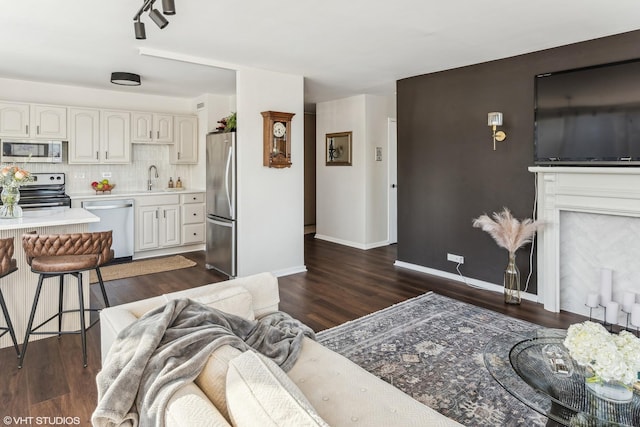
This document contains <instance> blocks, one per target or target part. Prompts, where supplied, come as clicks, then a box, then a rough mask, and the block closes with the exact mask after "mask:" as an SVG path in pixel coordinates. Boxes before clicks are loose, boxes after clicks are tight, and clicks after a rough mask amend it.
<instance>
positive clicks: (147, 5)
mask: <svg viewBox="0 0 640 427" xmlns="http://www.w3.org/2000/svg"><path fill="white" fill-rule="evenodd" d="M155 2H156V0H144V2H143V3H142V7H141V8H140V9H139V10H138V12H137V13H136V14H135V15H134V16H133V20H134V21H135V22H134V23H133V29H134V31H135V35H136V39H138V40H145V39H146V38H147V34H146V31H145V28H144V23H143V22H141V21H140V18H141V16H142V13H143V12H147V11H148V12H149V18H151V20H152V21H153V22H154V23H155V24H156V25H157V26H158V28H160V29H163V28H164V27H166V26H167V25H169V21H167V19H166V18H165V17H164V16H163V14H164V15H175V14H176V6H175V3H174V0H162V13H160V11H158V9H154V8H153V4H154V3H155Z"/></svg>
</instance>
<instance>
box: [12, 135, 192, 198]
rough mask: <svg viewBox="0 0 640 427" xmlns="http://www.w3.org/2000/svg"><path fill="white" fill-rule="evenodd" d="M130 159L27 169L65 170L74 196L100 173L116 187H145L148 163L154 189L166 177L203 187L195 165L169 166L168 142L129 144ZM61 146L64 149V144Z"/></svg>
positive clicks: (28, 166) (29, 165)
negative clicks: (154, 169)
mask: <svg viewBox="0 0 640 427" xmlns="http://www.w3.org/2000/svg"><path fill="white" fill-rule="evenodd" d="M132 146H133V148H132V153H131V157H132V162H131V164H126V165H112V164H102V165H76V164H71V165H70V164H68V163H63V164H47V163H27V164H26V165H25V167H26V169H27V170H28V171H30V172H64V173H65V175H66V192H67V193H68V194H71V195H73V194H74V193H82V192H87V191H91V182H93V181H99V180H101V179H103V173H110V174H111V178H108V179H109V181H110V182H112V183H115V184H116V188H115V189H114V192H116V191H118V190H127V191H129V190H146V188H147V180H148V170H149V166H151V165H155V166H156V167H157V168H158V178H155V174H153V176H152V184H153V188H166V187H167V184H168V182H169V178H173V181H174V182H175V181H177V179H178V177H180V179H181V180H182V183H183V186H184V187H186V188H204V186H205V183H204V182H193V179H192V177H194V176H197V175H198V174H197V173H195V171H196V169H197V168H198V167H199V166H198V165H172V164H170V163H169V148H170V146H169V145H143V144H132ZM64 149H65V150H66V149H67V147H66V144H65V147H64Z"/></svg>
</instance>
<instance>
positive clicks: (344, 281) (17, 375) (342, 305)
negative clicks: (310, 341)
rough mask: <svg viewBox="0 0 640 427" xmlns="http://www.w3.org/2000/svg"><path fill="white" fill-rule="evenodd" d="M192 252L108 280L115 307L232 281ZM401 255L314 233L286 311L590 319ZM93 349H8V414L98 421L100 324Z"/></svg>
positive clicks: (69, 345)
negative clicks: (184, 262) (466, 281)
mask: <svg viewBox="0 0 640 427" xmlns="http://www.w3.org/2000/svg"><path fill="white" fill-rule="evenodd" d="M185 256H187V257H188V258H190V259H193V260H194V261H196V262H197V263H198V265H197V266H196V267H192V268H187V269H182V270H176V271H170V272H166V273H157V274H150V275H147V276H141V277H134V278H129V279H122V280H114V281H111V282H107V284H106V287H107V293H108V294H109V298H110V300H111V304H112V305H117V304H122V303H126V302H130V301H135V300H139V299H142V298H148V297H151V296H155V295H159V294H163V293H167V292H172V291H176V290H181V289H186V288H190V287H195V286H200V285H204V284H207V283H212V282H218V281H221V280H224V279H225V278H224V277H223V276H222V275H220V274H218V273H215V272H212V271H209V270H206V269H205V268H204V253H202V252H192V253H188V254H185ZM395 257H396V248H395V246H388V247H383V248H377V249H372V250H368V251H362V250H358V249H353V248H349V247H345V246H341V245H337V244H333V243H329V242H324V241H320V240H315V239H313V238H312V237H311V236H307V238H306V239H305V263H306V266H307V269H308V271H307V272H306V273H300V274H295V275H291V276H287V277H282V278H280V279H279V282H280V299H281V304H280V309H281V310H283V311H286V312H288V313H290V314H291V315H293V316H294V317H297V318H299V319H301V320H302V321H304V322H305V323H307V324H308V325H309V326H311V327H312V328H313V329H314V330H316V331H319V330H322V329H326V328H329V327H332V326H336V325H339V324H341V323H343V322H346V321H348V320H352V319H355V318H357V317H360V316H362V315H365V314H368V313H371V312H374V311H376V310H379V309H382V308H384V307H388V306H390V305H392V304H395V303H398V302H401V301H404V300H406V299H408V298H411V297H414V296H417V295H420V294H422V293H424V292H426V291H435V292H437V293H439V294H442V295H446V296H449V297H452V298H455V299H458V300H460V301H464V302H468V303H471V304H475V305H478V306H481V307H485V308H488V309H491V310H494V311H498V312H501V313H505V314H507V315H509V316H513V317H517V318H520V319H524V320H528V321H531V322H534V323H538V324H540V325H544V326H547V327H559V328H565V327H567V326H568V325H569V324H571V323H575V322H579V321H583V320H585V319H584V318H583V317H581V316H577V315H574V314H571V313H565V312H562V313H558V314H555V313H550V312H547V311H545V310H544V309H543V308H542V306H541V305H540V304H535V303H531V302H528V301H524V302H523V303H522V305H520V306H507V305H505V304H504V303H503V301H502V295H501V294H497V293H493V292H488V291H481V290H477V289H473V288H469V287H467V286H465V285H462V284H459V283H457V282H452V281H448V280H444V279H441V278H437V277H433V276H429V275H426V274H422V273H417V272H413V271H410V270H405V269H400V268H396V267H394V266H393V262H394V261H395ZM91 288H92V296H91V299H92V306H93V307H100V306H101V303H102V300H101V298H100V296H99V292H98V289H93V288H96V287H95V285H92V286H91ZM88 354H89V366H88V367H87V368H82V355H81V350H80V339H79V337H77V336H64V337H62V338H61V339H57V338H48V339H44V340H40V341H37V342H34V343H32V344H30V345H29V351H28V353H27V355H26V358H25V363H24V367H23V368H22V369H18V368H17V360H16V355H15V352H14V351H13V349H12V348H5V349H2V350H0V378H1V380H0V416H3V417H4V416H11V417H78V418H79V419H80V424H81V425H88V424H90V421H89V420H90V416H91V413H92V411H93V409H94V406H95V402H96V400H97V393H96V388H95V376H96V374H97V373H98V371H99V369H100V333H99V324H98V325H97V326H96V327H94V328H92V329H91V330H90V332H89V337H88ZM33 423H34V424H35V421H34V422H33ZM41 425H46V423H45V424H41Z"/></svg>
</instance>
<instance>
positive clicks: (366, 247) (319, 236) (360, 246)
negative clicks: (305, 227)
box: [315, 233, 389, 251]
mask: <svg viewBox="0 0 640 427" xmlns="http://www.w3.org/2000/svg"><path fill="white" fill-rule="evenodd" d="M315 238H316V239H320V240H326V241H327V242H331V243H337V244H339V245H344V246H349V247H352V248H356V249H362V250H365V251H366V250H369V249H374V248H379V247H382V246H387V245H389V241H388V240H385V241H382V242H375V243H358V242H352V241H350V240H342V239H337V238H335V237H331V236H325V235H323V234H318V233H316V235H315Z"/></svg>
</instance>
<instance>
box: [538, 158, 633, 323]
mask: <svg viewBox="0 0 640 427" xmlns="http://www.w3.org/2000/svg"><path fill="white" fill-rule="evenodd" d="M529 172H532V173H535V174H536V183H537V191H538V209H537V215H538V219H540V220H543V221H545V226H544V228H543V229H542V230H541V231H540V232H539V233H538V301H540V302H542V303H544V308H545V309H546V310H549V311H553V312H556V313H557V312H559V311H560V285H561V284H560V259H559V258H560V256H559V254H560V212H561V211H573V212H585V213H595V214H604V215H618V216H627V217H640V167H561V166H550V167H548V166H544V167H543V166H533V167H530V168H529Z"/></svg>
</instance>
